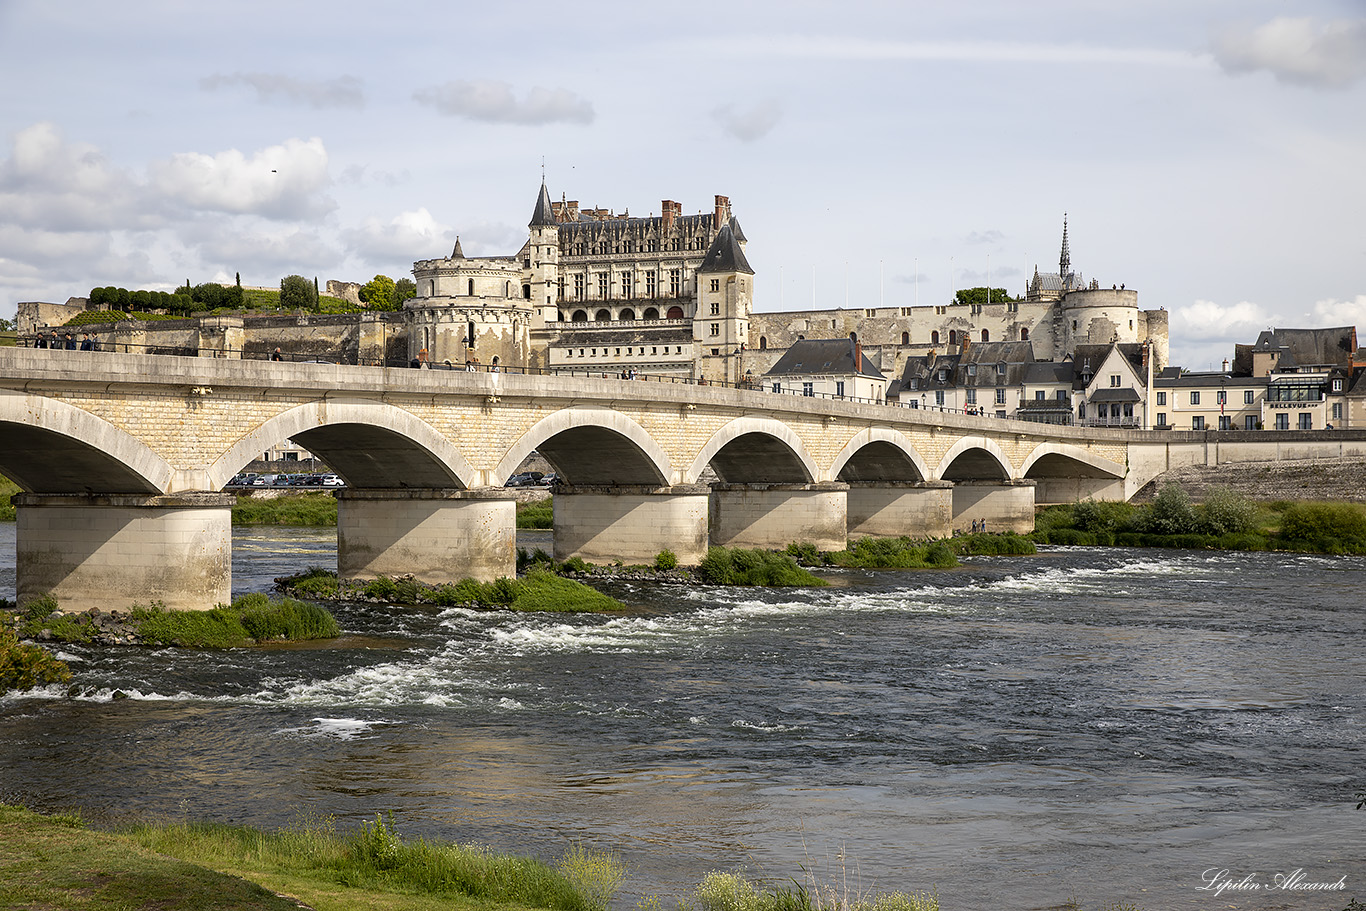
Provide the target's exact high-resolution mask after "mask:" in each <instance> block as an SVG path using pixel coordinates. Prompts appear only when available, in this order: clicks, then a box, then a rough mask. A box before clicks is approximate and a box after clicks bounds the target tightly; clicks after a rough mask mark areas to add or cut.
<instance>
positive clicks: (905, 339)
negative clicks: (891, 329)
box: [901, 332, 911, 345]
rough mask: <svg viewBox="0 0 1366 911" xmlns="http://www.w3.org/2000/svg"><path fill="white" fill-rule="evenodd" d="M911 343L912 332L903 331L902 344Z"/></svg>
mask: <svg viewBox="0 0 1366 911" xmlns="http://www.w3.org/2000/svg"><path fill="white" fill-rule="evenodd" d="M910 343H911V334H910V333H909V332H903V333H901V344H903V345H909V344H910Z"/></svg>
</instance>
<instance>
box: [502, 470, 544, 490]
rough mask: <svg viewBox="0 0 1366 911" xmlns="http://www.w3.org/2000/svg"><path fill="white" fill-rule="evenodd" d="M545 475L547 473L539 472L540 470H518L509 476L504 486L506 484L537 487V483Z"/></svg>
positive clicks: (507, 485) (509, 485) (506, 485)
mask: <svg viewBox="0 0 1366 911" xmlns="http://www.w3.org/2000/svg"><path fill="white" fill-rule="evenodd" d="M543 477H545V474H544V473H543V472H539V471H521V472H518V473H517V474H515V475H513V476H512V477H510V478H508V480H507V483H506V484H504V485H503V486H504V487H535V486H536V484H537V483H538V482H539V481H540V480H541V478H543Z"/></svg>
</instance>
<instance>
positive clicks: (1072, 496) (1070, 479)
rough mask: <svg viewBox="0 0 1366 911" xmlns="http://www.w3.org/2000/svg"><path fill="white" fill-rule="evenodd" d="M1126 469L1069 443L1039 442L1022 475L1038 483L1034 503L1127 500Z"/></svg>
mask: <svg viewBox="0 0 1366 911" xmlns="http://www.w3.org/2000/svg"><path fill="white" fill-rule="evenodd" d="M1126 474H1127V471H1126V466H1124V465H1121V464H1119V463H1118V462H1114V461H1112V460H1110V459H1106V458H1103V457H1101V456H1098V455H1096V454H1094V453H1092V452H1090V451H1088V450H1086V449H1083V448H1081V447H1080V446H1073V445H1070V444H1067V443H1056V442H1045V443H1040V444H1039V445H1038V446H1036V447H1035V448H1034V451H1033V452H1031V453H1030V454H1029V457H1028V458H1026V459H1025V461H1024V464H1023V465H1022V466H1021V468H1020V476H1021V477H1023V478H1028V479H1030V480H1032V481H1034V483H1035V490H1034V501H1035V503H1075V502H1077V501H1079V500H1124V499H1126V498H1127V492H1126V490H1125V475H1126Z"/></svg>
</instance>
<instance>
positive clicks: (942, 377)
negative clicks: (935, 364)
mask: <svg viewBox="0 0 1366 911" xmlns="http://www.w3.org/2000/svg"><path fill="white" fill-rule="evenodd" d="M948 379H949V372H948V371H947V370H940V371H939V382H941V383H945V382H948Z"/></svg>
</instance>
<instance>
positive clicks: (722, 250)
mask: <svg viewBox="0 0 1366 911" xmlns="http://www.w3.org/2000/svg"><path fill="white" fill-rule="evenodd" d="M753 300H754V269H753V268H751V267H750V264H749V260H747V259H746V258H745V251H744V250H743V249H742V247H741V242H740V240H739V238H738V237H737V236H736V233H735V232H734V231H733V230H731V226H730V224H722V226H721V230H720V231H718V232H717V234H716V239H715V240H713V241H712V243H711V246H710V247H709V248H708V249H707V255H706V256H705V257H703V259H702V264H701V265H700V266H698V267H697V312H696V314H695V315H694V316H693V344H694V346H695V350H696V351H697V353H698V355H699V357H698V364H699V368H698V369H699V371H700V373H701V375H702V376H704V377H706V378H707V379H708V380H712V381H719V382H726V383H736V382H739V380H740V352H741V351H743V350H744V348H745V347H746V346H747V345H748V343H749V314H750V308H751V305H752V302H753Z"/></svg>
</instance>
